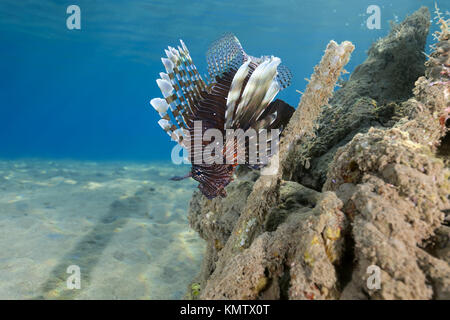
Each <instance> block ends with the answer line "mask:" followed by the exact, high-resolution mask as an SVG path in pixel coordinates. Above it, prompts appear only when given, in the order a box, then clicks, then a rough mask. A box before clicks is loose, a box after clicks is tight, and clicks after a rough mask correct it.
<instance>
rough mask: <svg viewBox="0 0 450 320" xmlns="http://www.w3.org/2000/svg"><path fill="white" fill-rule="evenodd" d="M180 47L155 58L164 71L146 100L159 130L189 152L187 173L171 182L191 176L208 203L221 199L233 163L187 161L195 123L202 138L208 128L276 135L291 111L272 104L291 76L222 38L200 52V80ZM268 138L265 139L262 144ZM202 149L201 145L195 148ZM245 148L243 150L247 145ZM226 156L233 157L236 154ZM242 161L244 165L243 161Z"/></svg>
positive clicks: (227, 149) (192, 153) (270, 59)
mask: <svg viewBox="0 0 450 320" xmlns="http://www.w3.org/2000/svg"><path fill="white" fill-rule="evenodd" d="M180 43H181V46H178V48H173V47H170V46H169V47H168V49H167V50H165V53H166V55H167V57H164V58H161V60H162V63H163V65H164V67H165V69H166V72H161V73H160V77H161V79H158V80H156V82H157V84H158V87H159V88H160V89H161V92H162V94H163V98H155V99H152V100H151V101H150V104H151V105H152V106H153V107H154V108H155V109H156V111H157V112H158V113H159V115H160V116H161V120H159V121H158V123H159V125H160V126H161V127H162V128H163V130H164V131H165V132H166V133H167V134H168V135H169V136H170V137H171V138H172V140H174V141H176V142H177V143H178V144H179V145H180V146H182V147H183V148H185V149H186V150H187V151H188V153H189V159H190V162H191V165H192V167H191V171H190V172H189V173H188V174H186V175H185V176H183V177H173V178H172V179H171V180H181V179H184V178H188V177H192V178H193V179H195V180H196V181H198V182H199V186H198V188H199V189H200V191H201V192H202V193H203V195H205V196H206V197H207V198H208V199H212V198H215V197H217V196H221V197H225V196H226V191H225V187H226V186H227V185H228V184H229V183H230V182H231V181H232V180H233V172H234V169H235V167H236V166H237V163H236V162H233V163H204V162H202V163H196V162H195V161H193V159H194V158H195V152H198V150H197V151H195V150H194V138H195V136H196V134H197V137H198V132H194V124H195V122H196V121H201V133H202V135H203V133H205V131H206V130H208V129H218V130H220V131H221V132H222V133H225V130H227V129H242V130H244V131H245V130H247V129H249V128H253V129H255V130H256V131H257V132H259V130H261V129H266V130H270V129H279V131H278V132H279V133H278V134H281V130H282V129H283V128H284V127H285V126H286V124H287V122H288V121H289V119H290V117H291V116H292V114H293V112H294V108H293V107H291V106H290V105H288V104H287V103H285V102H283V101H281V100H279V99H277V100H275V101H274V98H275V96H276V95H277V93H278V92H279V91H280V90H282V89H284V88H286V87H287V86H289V85H290V82H291V78H292V75H291V72H290V71H289V69H288V68H287V67H285V66H283V65H281V64H280V63H281V60H280V58H278V57H274V56H262V57H260V58H257V57H253V56H250V55H248V54H246V53H245V51H244V49H243V48H242V46H241V44H240V42H239V40H238V39H237V38H236V37H235V36H234V35H233V34H231V33H228V34H225V35H224V36H223V37H221V38H220V39H218V40H216V41H215V42H213V43H212V44H211V46H210V47H209V49H208V51H207V53H206V59H207V64H208V73H209V78H208V77H205V78H206V80H203V79H202V77H201V76H200V74H199V72H198V70H197V68H196V66H195V65H194V63H193V62H192V58H191V56H190V54H189V50H188V48H187V47H186V45H185V44H184V42H183V41H182V40H180ZM277 138H278V137H277ZM269 139H271V137H268V138H267V140H268V141H265V142H269ZM259 143H261V141H260V142H259ZM207 144H208V143H207V142H202V144H201V148H202V149H204V148H205V147H206V145H207ZM265 145H266V144H265ZM245 147H246V148H248V143H247V142H246V145H245ZM268 149H270V147H269V148H268ZM230 150H232V148H231V147H230V146H229V145H228V146H227V145H225V147H224V148H223V151H222V155H223V157H225V156H226V155H228V156H229V155H230V154H229V152H230ZM200 151H202V150H200ZM227 152H228V154H227ZM231 156H232V157H233V156H234V157H236V153H232V154H231ZM245 159H246V161H247V160H248V157H246V158H245ZM246 164H247V165H248V166H250V167H252V166H251V165H250V164H248V163H246ZM253 167H257V166H253Z"/></svg>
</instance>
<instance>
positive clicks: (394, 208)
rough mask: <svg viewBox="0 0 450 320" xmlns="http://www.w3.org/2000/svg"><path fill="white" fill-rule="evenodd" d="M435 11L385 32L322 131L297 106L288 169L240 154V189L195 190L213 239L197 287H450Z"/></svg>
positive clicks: (312, 295) (446, 294) (200, 219)
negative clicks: (252, 165)
mask: <svg viewBox="0 0 450 320" xmlns="http://www.w3.org/2000/svg"><path fill="white" fill-rule="evenodd" d="M429 20H430V17H429V13H428V10H427V9H425V8H422V9H420V10H418V11H417V12H416V13H414V14H413V15H411V16H410V17H408V18H407V19H406V20H405V21H404V22H403V23H401V24H400V25H397V26H395V27H394V28H393V30H392V31H391V33H390V34H389V35H388V36H387V37H386V38H384V39H381V40H379V41H378V42H377V43H376V44H374V46H373V47H372V48H371V50H370V51H369V57H368V59H367V60H366V62H364V63H363V65H361V66H359V67H358V68H356V70H355V72H354V73H353V74H352V76H351V77H350V79H349V81H348V82H347V83H346V84H345V85H344V86H343V87H342V88H341V89H340V90H339V91H337V92H336V94H335V95H334V97H333V99H332V100H331V101H330V105H332V107H325V109H324V111H323V112H322V114H321V115H320V116H319V129H318V130H317V131H316V132H315V134H309V135H308V134H305V135H300V137H298V136H299V134H298V132H299V131H296V128H299V127H301V125H300V124H301V123H300V122H301V121H304V119H303V120H302V119H301V118H298V115H299V113H298V112H296V114H297V115H296V114H294V116H293V118H292V120H291V122H292V121H298V122H297V123H295V124H292V123H290V124H289V125H290V126H288V128H287V129H286V132H287V133H286V135H285V137H284V138H283V139H285V141H283V140H282V141H281V146H280V159H281V160H280V172H279V173H278V175H275V176H274V177H267V176H260V177H259V175H258V173H257V172H254V171H249V170H246V169H243V168H241V169H240V171H239V172H238V176H237V177H236V180H235V181H234V182H232V183H231V184H230V185H229V186H228V187H227V193H228V197H226V198H222V199H214V200H212V201H211V200H207V199H205V198H204V197H203V196H201V195H200V194H199V193H196V194H194V196H193V199H192V201H191V207H190V212H189V221H190V223H191V226H192V227H193V228H194V229H195V230H196V231H197V232H199V234H200V236H201V237H203V238H204V239H205V240H206V241H207V244H208V250H207V252H206V255H205V259H204V264H203V267H202V270H201V272H200V274H199V276H198V277H197V279H195V280H194V282H193V286H192V287H191V288H189V290H188V295H187V297H189V298H194V299H197V298H200V299H450V266H449V260H450V256H449V254H450V247H449V246H450V243H449V236H450V232H449V230H450V229H449V213H450V202H449V194H450V181H449V178H450V171H449V168H448V165H449V162H448V154H446V150H448V146H446V145H445V143H446V141H448V139H447V138H446V137H445V135H446V132H447V127H446V122H447V119H448V117H449V112H450V111H449V110H450V98H449V97H450V93H449V88H450V85H449V75H448V67H449V63H448V62H449V61H448V57H449V55H448V53H449V48H450V45H449V39H448V37H449V33H448V27H447V24H446V22H445V21H444V20H443V19H441V25H442V29H441V32H440V33H438V34H437V35H436V36H437V38H438V42H437V44H436V46H435V47H434V50H433V53H432V54H431V55H430V59H429V60H428V61H427V63H426V64H425V67H426V69H425V67H424V58H423V56H422V54H421V53H422V52H423V51H424V45H425V39H426V36H427V33H428V26H429ZM406 57H407V59H409V60H408V62H409V64H410V65H409V66H408V68H407V71H406V70H404V72H403V73H401V72H398V71H399V70H402V68H403V67H404V66H405V63H406V62H405V60H406ZM319 69H320V68H319ZM416 80H417V81H416ZM388 84H391V85H392V86H391V85H388ZM330 85H331V86H332V85H333V83H332V82H330ZM411 89H413V90H411ZM306 94H307V93H305V95H306ZM408 98H409V99H408ZM302 102H303V103H305V102H304V101H303V99H302ZM316 102H317V101H316ZM316 102H313V104H314V103H316ZM317 103H318V102H317ZM301 105H302V103H301V104H300V106H301ZM320 106H321V105H319V107H320ZM311 110H315V109H314V108H312V109H311ZM314 112H315V111H314ZM296 116H297V117H296ZM312 119H315V116H312V117H311V118H310V119H307V120H308V121H309V122H311V121H312ZM333 120H334V121H333ZM311 128H312V127H311ZM293 137H296V138H293ZM281 151H285V152H284V153H281ZM371 268H372V269H371ZM373 268H376V269H378V270H379V272H380V280H381V282H380V284H381V285H380V287H375V288H373V287H370V286H368V281H369V280H370V279H369V277H370V276H371V274H372V273H371V272H368V271H369V270H373ZM194 288H195V290H194Z"/></svg>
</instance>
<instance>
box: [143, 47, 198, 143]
mask: <svg viewBox="0 0 450 320" xmlns="http://www.w3.org/2000/svg"><path fill="white" fill-rule="evenodd" d="M180 43H181V46H178V49H175V48H172V47H168V49H167V50H165V53H166V56H167V57H163V58H161V61H162V63H163V65H164V68H165V71H166V72H161V73H160V74H159V75H160V77H161V78H160V79H157V80H156V83H157V85H158V87H159V89H160V90H161V92H162V95H163V98H155V99H152V100H151V101H150V104H151V105H152V106H153V107H154V108H155V110H156V111H157V112H158V113H159V115H160V116H161V120H159V121H158V123H159V125H160V126H161V127H162V128H163V130H164V131H165V132H166V133H167V134H168V135H169V136H170V137H171V138H172V140H174V141H176V142H177V143H179V144H180V145H181V146H183V147H185V146H186V145H185V143H183V141H184V138H185V136H186V135H185V134H184V133H185V132H186V131H185V130H187V129H189V128H190V127H191V126H192V119H193V117H194V115H195V112H196V107H195V106H196V103H197V102H198V101H199V100H200V99H202V94H203V93H204V92H205V91H206V84H205V82H204V81H203V80H202V78H201V76H200V75H199V73H198V71H197V68H196V67H195V65H194V63H193V62H192V59H191V57H190V55H189V50H188V49H187V47H186V45H185V44H184V42H183V41H182V40H180ZM173 120H175V124H174V123H173V122H172V121H173Z"/></svg>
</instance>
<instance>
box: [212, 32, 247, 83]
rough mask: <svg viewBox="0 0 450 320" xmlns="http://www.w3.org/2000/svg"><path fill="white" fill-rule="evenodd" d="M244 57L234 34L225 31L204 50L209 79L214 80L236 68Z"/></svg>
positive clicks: (242, 61)
mask: <svg viewBox="0 0 450 320" xmlns="http://www.w3.org/2000/svg"><path fill="white" fill-rule="evenodd" d="M246 57H247V55H246V53H245V52H244V49H243V48H242V45H241V43H240V42H239V40H238V38H236V36H235V35H234V34H232V33H226V34H225V35H223V36H222V37H221V38H219V39H218V40H216V41H214V42H213V43H212V44H211V46H210V47H209V49H208V51H207V52H206V61H207V63H208V73H209V76H210V79H211V81H214V79H215V78H216V77H222V75H223V74H224V73H226V72H229V71H230V69H234V70H235V71H236V70H238V68H239V67H240V66H241V65H242V63H244V60H245V59H246Z"/></svg>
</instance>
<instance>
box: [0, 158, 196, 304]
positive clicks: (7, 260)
mask: <svg viewBox="0 0 450 320" xmlns="http://www.w3.org/2000/svg"><path fill="white" fill-rule="evenodd" d="M187 170H188V168H187V167H177V166H173V165H171V164H161V163H149V164H138V163H112V162H75V161H59V160H58V161H47V160H45V161H44V160H15V161H6V160H1V161H0V246H1V247H0V299H180V298H182V297H183V294H184V292H185V290H186V288H187V285H188V284H189V281H190V280H192V278H193V277H194V276H195V275H196V274H197V273H198V271H199V268H200V264H201V259H202V256H203V252H204V243H203V240H201V239H200V238H199V237H198V236H197V234H196V233H195V232H194V231H192V230H191V229H190V227H189V224H188V221H187V218H186V216H187V208H188V204H189V200H190V197H191V195H192V191H193V190H194V189H195V187H196V183H195V181H193V180H190V179H186V180H183V181H178V182H175V181H170V180H168V179H169V178H170V177H172V176H174V175H183V174H185V173H186V172H187ZM70 265H76V266H79V267H80V271H81V288H80V289H68V288H67V278H68V277H70V274H69V273H67V268H68V267H69V266H70Z"/></svg>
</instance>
